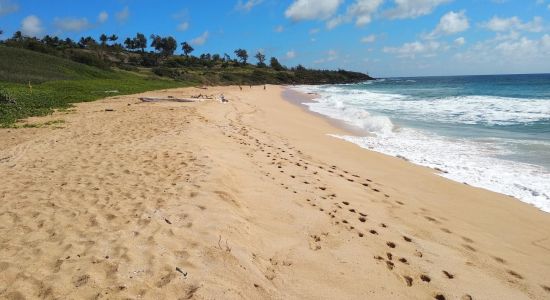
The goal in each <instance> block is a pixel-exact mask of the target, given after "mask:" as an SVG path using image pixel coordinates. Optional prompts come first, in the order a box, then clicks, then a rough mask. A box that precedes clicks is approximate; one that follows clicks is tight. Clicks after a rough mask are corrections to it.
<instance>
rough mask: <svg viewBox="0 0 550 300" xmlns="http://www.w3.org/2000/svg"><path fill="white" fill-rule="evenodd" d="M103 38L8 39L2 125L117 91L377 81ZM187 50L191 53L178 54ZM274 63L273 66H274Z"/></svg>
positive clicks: (171, 42) (155, 40)
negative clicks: (197, 54)
mask: <svg viewBox="0 0 550 300" xmlns="http://www.w3.org/2000/svg"><path fill="white" fill-rule="evenodd" d="M118 40H119V37H118V36H116V35H107V34H102V35H101V36H100V37H99V42H98V41H96V40H95V39H94V38H92V37H89V36H88V37H82V38H81V39H80V40H79V41H78V42H76V41H73V40H71V39H69V38H67V39H60V38H58V37H56V36H53V37H52V36H45V37H43V38H41V39H38V38H33V37H26V36H24V35H23V34H22V33H21V32H19V31H18V32H15V33H14V34H13V36H12V37H11V38H9V39H6V40H4V41H0V126H4V127H5V126H13V124H14V123H15V122H16V121H17V120H18V119H22V118H26V117H29V116H36V115H45V114H49V113H51V112H52V111H53V109H59V108H67V107H69V106H70V105H71V103H75V102H82V101H92V100H96V99H100V98H103V97H105V96H109V95H113V93H110V92H112V91H116V93H114V94H118V95H121V94H132V93H139V92H144V91H147V90H154V89H164V88H171V87H179V86H189V85H252V84H254V85H256V84H338V83H353V82H360V81H366V80H370V79H372V78H371V77H370V76H368V75H366V74H363V73H358V72H350V71H344V70H338V71H332V70H312V69H307V68H304V67H303V66H301V65H298V66H296V67H291V68H288V67H286V66H284V65H282V64H281V63H280V62H279V60H278V59H277V58H275V57H271V58H270V59H269V60H268V59H267V58H266V56H265V55H264V54H263V53H261V52H258V53H256V54H255V55H254V56H253V57H254V58H255V59H256V60H257V64H255V65H254V64H251V63H249V62H248V59H249V54H248V52H247V51H246V50H245V49H237V50H235V51H234V54H235V58H231V56H230V55H229V54H227V53H225V54H224V55H223V56H222V55H220V54H210V53H203V54H201V55H199V56H194V55H191V53H192V52H193V51H194V49H193V47H191V45H189V44H188V43H187V42H183V43H181V44H178V42H177V41H176V39H174V38H173V37H171V36H167V37H162V36H158V35H154V34H153V35H151V36H150V44H149V46H150V47H151V48H152V49H154V51H150V52H146V51H145V49H146V48H147V45H148V41H147V38H146V37H145V35H144V34H142V33H137V34H136V36H135V37H133V38H126V39H125V40H124V46H123V45H122V44H120V43H117V41H118ZM178 45H181V49H182V51H183V55H174V53H175V51H176V50H177V48H178ZM266 61H268V62H269V65H268V64H267V63H266Z"/></svg>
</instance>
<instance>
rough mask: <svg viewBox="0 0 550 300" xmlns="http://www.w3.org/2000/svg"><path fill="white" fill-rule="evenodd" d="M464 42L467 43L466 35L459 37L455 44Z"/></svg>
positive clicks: (459, 44) (458, 44)
mask: <svg viewBox="0 0 550 300" xmlns="http://www.w3.org/2000/svg"><path fill="white" fill-rule="evenodd" d="M464 44H466V39H465V38H464V37H459V38H457V39H455V45H457V46H462V45H464Z"/></svg>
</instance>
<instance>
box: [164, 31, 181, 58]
mask: <svg viewBox="0 0 550 300" xmlns="http://www.w3.org/2000/svg"><path fill="white" fill-rule="evenodd" d="M162 44H163V47H162V55H163V56H165V57H168V56H170V55H174V51H176V49H177V48H178V42H177V41H176V39H175V38H173V37H171V36H169V37H166V38H163V39H162Z"/></svg>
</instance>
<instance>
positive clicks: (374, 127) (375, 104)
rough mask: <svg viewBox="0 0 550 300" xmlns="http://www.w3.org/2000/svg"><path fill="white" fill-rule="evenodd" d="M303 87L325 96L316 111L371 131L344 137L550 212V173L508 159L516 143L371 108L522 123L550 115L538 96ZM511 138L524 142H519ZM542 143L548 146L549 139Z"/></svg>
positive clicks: (313, 107) (435, 118)
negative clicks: (431, 128)
mask: <svg viewBox="0 0 550 300" xmlns="http://www.w3.org/2000/svg"><path fill="white" fill-rule="evenodd" d="M299 89H300V90H302V91H308V92H316V93H317V94H319V95H320V98H319V99H317V102H312V103H307V104H306V105H308V106H309V108H310V109H311V110H312V111H315V112H317V113H321V114H323V115H326V116H329V117H332V118H335V119H339V120H343V121H345V122H347V123H349V124H351V125H354V126H356V127H359V128H362V129H365V130H367V131H369V132H370V135H369V136H366V137H358V136H337V137H338V138H342V139H344V140H347V141H349V142H352V143H355V144H357V145H359V146H361V147H364V148H367V149H371V150H374V151H378V152H381V153H385V154H388V155H392V156H398V155H399V156H402V157H405V158H407V159H408V160H410V161H411V162H413V163H417V164H420V165H424V166H428V167H432V168H438V169H441V170H444V171H445V172H446V173H442V174H441V175H442V176H444V177H447V178H449V179H452V180H455V181H458V182H465V183H468V184H470V185H473V186H477V187H481V188H486V189H488V190H492V191H495V192H499V193H503V194H506V195H511V196H514V197H516V198H518V199H520V200H522V201H524V202H526V203H530V204H532V205H534V206H536V207H538V208H540V209H542V210H544V211H546V212H550V171H549V170H548V169H546V168H544V167H542V166H537V165H533V164H528V163H523V162H518V161H512V160H507V159H503V158H502V157H505V156H508V155H511V154H513V153H511V150H510V147H506V144H507V141H502V140H501V139H494V140H491V139H484V140H483V141H480V140H476V139H473V138H472V139H465V138H453V137H445V136H441V135H438V134H435V133H433V132H428V131H426V130H420V129H412V128H397V127H396V126H395V125H394V124H393V123H392V121H391V119H390V118H389V117H387V116H384V115H382V114H380V113H377V114H373V113H371V112H369V111H367V109H368V110H371V109H372V111H379V112H380V111H381V112H388V115H399V116H400V117H402V114H410V115H409V117H411V118H412V117H413V116H414V118H424V119H427V120H433V121H436V122H449V123H451V122H460V123H466V124H476V123H485V124H487V123H490V124H516V123H522V122H533V121H537V120H543V119H544V118H548V116H549V115H550V107H548V104H546V103H540V104H541V105H536V106H534V105H532V104H533V102H534V101H537V100H523V99H517V100H515V101H514V102H510V99H500V98H497V97H481V96H468V97H463V98H461V99H440V100H437V102H434V101H423V100H416V101H410V100H407V97H406V96H403V95H396V94H378V93H373V92H369V91H364V90H350V89H343V88H341V87H321V88H319V87H300V88H299ZM548 102H550V101H548ZM511 103H512V104H513V105H510V104H511ZM537 103H538V102H537ZM510 142H511V143H518V142H519V143H521V141H517V140H516V141H510ZM535 144H536V143H535ZM541 144H542V145H545V146H548V144H547V143H546V142H541Z"/></svg>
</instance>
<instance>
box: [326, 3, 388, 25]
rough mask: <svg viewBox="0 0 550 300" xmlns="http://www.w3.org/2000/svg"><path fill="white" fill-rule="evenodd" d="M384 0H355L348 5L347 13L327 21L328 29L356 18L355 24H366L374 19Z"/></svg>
mask: <svg viewBox="0 0 550 300" xmlns="http://www.w3.org/2000/svg"><path fill="white" fill-rule="evenodd" d="M382 3H384V0H355V2H354V3H353V4H351V5H350V6H348V8H347V10H346V13H345V14H342V15H338V16H336V17H334V18H332V19H330V20H328V21H327V24H326V27H327V29H333V28H335V27H336V26H338V25H340V24H343V23H348V22H351V21H353V20H354V19H355V25H357V26H365V25H367V24H369V23H370V22H371V21H372V14H374V13H375V12H376V11H377V10H378V8H379V7H380V5H382Z"/></svg>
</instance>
